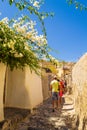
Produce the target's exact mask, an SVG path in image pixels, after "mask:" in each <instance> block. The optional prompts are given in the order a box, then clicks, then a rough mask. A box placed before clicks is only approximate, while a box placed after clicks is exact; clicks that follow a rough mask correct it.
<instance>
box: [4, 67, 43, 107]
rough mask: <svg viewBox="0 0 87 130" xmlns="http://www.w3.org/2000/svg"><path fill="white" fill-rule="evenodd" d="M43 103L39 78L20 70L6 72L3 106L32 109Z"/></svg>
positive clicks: (28, 71) (27, 68) (27, 69)
mask: <svg viewBox="0 0 87 130" xmlns="http://www.w3.org/2000/svg"><path fill="white" fill-rule="evenodd" d="M42 102H43V96H42V83H41V77H40V76H38V75H36V74H35V73H34V72H32V73H31V72H30V70H29V67H26V68H25V69H24V71H22V70H18V69H17V70H16V69H15V70H14V71H12V72H11V71H10V69H9V68H8V70H7V80H6V91H5V106H6V107H17V108H23V109H32V108H34V107H35V106H37V105H38V104H40V103H42Z"/></svg>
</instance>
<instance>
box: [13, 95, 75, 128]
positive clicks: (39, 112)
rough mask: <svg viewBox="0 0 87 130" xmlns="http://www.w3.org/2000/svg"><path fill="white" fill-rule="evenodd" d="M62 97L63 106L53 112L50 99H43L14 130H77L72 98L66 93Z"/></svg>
mask: <svg viewBox="0 0 87 130" xmlns="http://www.w3.org/2000/svg"><path fill="white" fill-rule="evenodd" d="M63 99H64V104H63V107H62V108H61V109H60V110H57V109H55V112H52V105H51V99H50V98H49V99H48V100H46V101H44V103H43V104H40V105H39V106H38V107H37V108H36V109H35V110H34V112H33V114H31V115H28V116H27V117H26V118H25V119H24V120H23V121H22V122H21V123H19V124H18V125H17V127H16V129H15V130H77V128H76V123H75V110H74V106H73V99H72V98H71V95H67V94H66V95H64V97H63Z"/></svg>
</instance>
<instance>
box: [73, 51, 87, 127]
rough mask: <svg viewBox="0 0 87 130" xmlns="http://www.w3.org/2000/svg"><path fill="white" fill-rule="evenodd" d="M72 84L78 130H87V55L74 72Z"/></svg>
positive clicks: (78, 63)
mask: <svg viewBox="0 0 87 130" xmlns="http://www.w3.org/2000/svg"><path fill="white" fill-rule="evenodd" d="M72 84H73V95H74V98H75V100H74V102H75V110H76V114H77V115H78V116H77V117H78V118H77V119H78V121H77V125H78V130H87V53H86V54H84V55H83V56H82V57H81V58H80V59H79V61H78V62H77V63H76V64H75V66H74V68H73V70H72Z"/></svg>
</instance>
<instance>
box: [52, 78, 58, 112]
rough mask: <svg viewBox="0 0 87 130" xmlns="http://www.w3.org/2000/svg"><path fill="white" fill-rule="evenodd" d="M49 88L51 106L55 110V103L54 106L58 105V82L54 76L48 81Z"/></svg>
mask: <svg viewBox="0 0 87 130" xmlns="http://www.w3.org/2000/svg"><path fill="white" fill-rule="evenodd" d="M50 90H51V96H52V107H53V110H52V111H53V112H54V111H55V104H56V107H58V105H59V82H58V80H57V77H56V76H54V77H53V80H52V81H51V83H50Z"/></svg>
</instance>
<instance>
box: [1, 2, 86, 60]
mask: <svg viewBox="0 0 87 130" xmlns="http://www.w3.org/2000/svg"><path fill="white" fill-rule="evenodd" d="M80 1H81V0H80ZM83 2H85V1H84V0H83ZM41 10H42V11H47V12H54V13H55V15H54V17H53V18H51V17H48V18H47V19H45V26H46V31H47V38H48V44H49V46H50V47H51V48H53V50H54V51H53V52H51V55H52V56H54V57H55V58H57V59H59V60H65V61H77V60H78V59H79V58H80V57H81V56H82V55H83V54H84V53H86V52H87V11H80V10H79V9H78V10H77V9H75V7H74V6H73V5H71V6H69V5H68V4H67V3H66V0H45V4H44V5H42V7H41ZM0 12H1V13H2V15H0V19H1V18H3V17H8V18H12V17H13V16H15V14H16V13H17V12H19V11H18V10H17V9H15V7H14V6H13V7H11V6H9V5H8V3H7V2H4V3H3V2H1V1H0ZM21 13H23V12H21ZM25 14H26V12H25ZM56 51H57V53H56Z"/></svg>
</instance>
